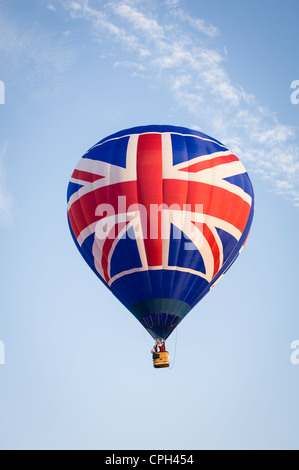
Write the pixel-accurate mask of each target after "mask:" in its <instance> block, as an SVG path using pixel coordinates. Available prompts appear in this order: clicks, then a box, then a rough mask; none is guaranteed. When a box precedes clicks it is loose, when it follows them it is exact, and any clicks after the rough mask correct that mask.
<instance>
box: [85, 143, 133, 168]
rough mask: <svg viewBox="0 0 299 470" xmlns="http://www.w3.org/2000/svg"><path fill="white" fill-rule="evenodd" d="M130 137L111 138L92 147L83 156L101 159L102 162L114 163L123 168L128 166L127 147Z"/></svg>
mask: <svg viewBox="0 0 299 470" xmlns="http://www.w3.org/2000/svg"><path fill="white" fill-rule="evenodd" d="M128 141H129V137H123V138H121V139H114V140H109V141H107V142H105V143H104V144H101V145H96V146H95V147H92V148H91V149H90V150H89V151H88V152H87V153H86V154H85V155H84V156H83V158H90V159H91V160H99V161H101V162H106V163H112V164H113V165H118V166H121V167H123V168H125V167H126V160H127V147H128Z"/></svg>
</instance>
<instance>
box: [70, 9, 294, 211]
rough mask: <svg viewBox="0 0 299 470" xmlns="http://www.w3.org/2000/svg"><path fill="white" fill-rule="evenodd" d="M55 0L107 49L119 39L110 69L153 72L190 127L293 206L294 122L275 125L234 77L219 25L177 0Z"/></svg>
mask: <svg viewBox="0 0 299 470" xmlns="http://www.w3.org/2000/svg"><path fill="white" fill-rule="evenodd" d="M61 1H62V3H63V4H64V6H65V8H66V9H67V10H68V12H69V14H70V16H71V17H72V18H82V19H84V20H86V21H89V22H90V23H91V25H92V28H93V31H94V34H95V36H96V38H97V39H98V40H99V41H101V42H102V44H104V45H105V47H106V49H107V51H106V52H107V53H108V52H109V41H110V44H111V43H117V44H118V45H119V48H118V49H119V57H117V56H116V57H115V62H114V67H119V66H121V65H122V66H124V67H130V68H135V70H136V71H137V70H143V69H146V72H147V74H148V75H150V74H151V75H152V76H155V77H157V76H159V83H160V84H161V85H160V86H163V84H164V86H167V87H168V89H170V90H171V91H172V93H173V97H174V100H175V102H176V103H177V106H180V107H182V108H184V109H185V110H187V111H188V112H189V113H190V122H193V123H195V124H194V126H196V127H197V128H199V129H200V130H202V131H203V132H208V133H210V134H212V133H213V134H214V135H215V136H216V137H217V138H219V139H220V140H222V141H223V142H224V143H226V144H227V145H229V146H230V147H231V150H232V151H234V152H235V153H236V154H237V155H238V156H240V158H241V159H243V160H245V161H246V166H247V167H248V169H249V170H250V171H253V172H256V174H258V175H260V176H261V177H262V178H264V179H265V180H267V181H269V183H270V184H271V185H272V189H273V190H274V191H276V192H277V193H278V194H281V195H283V196H285V197H287V198H289V199H290V200H292V201H293V203H294V204H295V205H296V206H298V207H299V143H298V141H299V131H298V128H295V127H292V126H287V125H284V124H283V123H280V122H279V121H278V119H277V117H276V115H275V114H274V113H273V112H271V110H269V109H266V108H265V107H264V106H261V105H260V104H259V103H258V102H257V99H256V98H255V97H254V96H253V95H252V94H249V93H247V92H246V90H244V89H243V88H242V87H240V86H239V85H237V84H235V83H234V82H233V81H232V79H231V78H230V76H229V74H228V72H227V69H226V63H227V61H228V60H229V53H228V51H227V49H226V47H225V45H223V48H222V50H223V53H222V52H220V51H219V49H218V48H217V47H216V46H215V45H214V44H213V41H214V38H215V37H216V36H217V37H218V36H219V35H220V31H219V28H218V27H217V26H215V25H212V24H210V23H208V22H206V21H205V20H204V19H203V18H194V17H193V16H191V15H190V14H189V13H188V12H187V11H185V10H183V9H182V8H181V7H180V2H179V0H164V6H165V5H166V7H164V10H163V8H161V4H162V2H159V3H157V2H155V1H154V0H153V1H152V2H144V0H123V1H118V0H110V1H109V2H104V3H101V4H100V6H99V4H97V3H94V2H92V1H89V0H77V1H66V0H61ZM162 5H163V4H162ZM186 26H187V27H186ZM107 39H108V41H107ZM218 43H219V38H218ZM102 53H103V47H102ZM126 53H127V54H128V56H126V55H125V54H126Z"/></svg>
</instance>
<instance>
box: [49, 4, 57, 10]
mask: <svg viewBox="0 0 299 470" xmlns="http://www.w3.org/2000/svg"><path fill="white" fill-rule="evenodd" d="M47 8H48V10H51V11H56V8H55V6H54V5H52V3H49V5H47Z"/></svg>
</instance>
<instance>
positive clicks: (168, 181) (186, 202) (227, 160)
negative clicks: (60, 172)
mask: <svg viewBox="0 0 299 470" xmlns="http://www.w3.org/2000/svg"><path fill="white" fill-rule="evenodd" d="M67 199H68V221H69V227H70V230H71V234H72V236H73V239H74V241H75V244H76V246H77V248H78V249H79V251H80V253H81V255H82V256H83V258H84V259H85V261H86V262H87V263H88V265H89V266H90V267H91V269H92V270H93V271H94V273H95V274H96V275H97V276H98V277H99V278H100V280H101V281H102V282H103V283H104V284H105V285H106V287H107V288H108V289H109V290H110V291H111V292H112V294H114V296H115V297H116V298H117V299H118V300H119V301H120V302H121V303H122V304H123V305H124V306H125V307H126V308H127V309H128V310H129V311H130V312H131V313H132V314H133V315H134V316H135V317H136V318H137V320H139V322H140V323H141V324H142V325H143V327H144V328H145V329H146V330H147V331H148V332H149V334H150V335H151V336H152V337H153V338H154V340H155V341H156V344H155V346H154V349H153V351H152V352H153V361H154V367H157V368H159V367H167V366H169V358H168V352H167V351H166V349H165V340H166V339H167V338H168V337H169V335H170V334H171V333H172V332H173V330H174V329H175V328H176V327H177V326H178V324H179V323H180V322H181V321H182V319H183V318H184V317H185V316H186V315H187V314H188V313H189V312H190V310H191V309H192V308H193V307H194V306H195V305H196V304H197V303H198V302H199V301H200V300H201V299H202V298H203V297H204V296H205V295H206V294H207V293H208V292H209V291H210V290H211V288H212V287H213V286H214V285H215V283H216V282H217V281H218V280H219V279H220V278H221V277H222V276H223V275H224V273H225V272H226V271H227V270H228V268H229V267H230V266H231V265H232V263H233V262H234V261H235V260H236V258H237V257H238V255H239V253H240V251H241V250H242V248H243V246H244V244H245V242H246V239H247V236H248V234H249V230H250V226H251V223H252V218H253V211H254V194H253V188H252V184H251V181H250V179H249V176H248V174H247V172H246V170H245V168H244V166H243V165H242V163H241V162H240V160H239V159H238V158H237V157H236V156H235V155H234V154H233V153H232V152H231V151H230V150H229V149H228V148H227V147H226V146H225V145H223V144H222V143H221V142H219V141H218V140H216V139H214V138H211V137H209V136H207V135H205V134H203V133H201V132H198V131H195V130H192V129H187V128H184V127H177V126H169V125H149V126H141V127H134V128H131V129H126V130H123V131H120V132H117V133H115V134H113V135H110V136H108V137H106V138H104V139H103V140H101V141H100V142H98V143H97V144H96V145H94V146H93V147H91V148H90V149H89V150H88V151H87V152H86V153H85V155H83V157H82V158H81V159H80V161H79V163H78V165H77V166H76V168H75V170H74V172H73V174H72V177H71V179H70V182H69V185H68V191H67Z"/></svg>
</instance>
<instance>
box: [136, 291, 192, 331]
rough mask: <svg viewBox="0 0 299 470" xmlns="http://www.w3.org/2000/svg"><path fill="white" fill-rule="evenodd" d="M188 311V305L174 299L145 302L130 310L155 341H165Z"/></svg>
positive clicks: (189, 308)
mask: <svg viewBox="0 0 299 470" xmlns="http://www.w3.org/2000/svg"><path fill="white" fill-rule="evenodd" d="M190 310H191V307H190V305H189V304H187V303H186V302H183V301H181V300H175V299H151V300H145V301H141V302H138V303H136V304H134V305H133V306H132V307H131V308H130V311H131V312H132V313H133V315H134V316H135V317H136V318H137V320H138V321H139V322H140V323H141V324H142V326H143V327H144V328H145V329H146V330H147V331H148V333H149V334H150V335H151V336H152V338H154V339H155V340H157V339H161V338H163V339H164V340H165V339H167V338H168V337H169V336H170V335H171V333H172V332H173V330H174V329H175V328H176V327H177V325H178V324H179V323H180V322H181V321H182V319H183V318H184V317H185V316H186V315H187V313H188V312H189V311H190Z"/></svg>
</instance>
